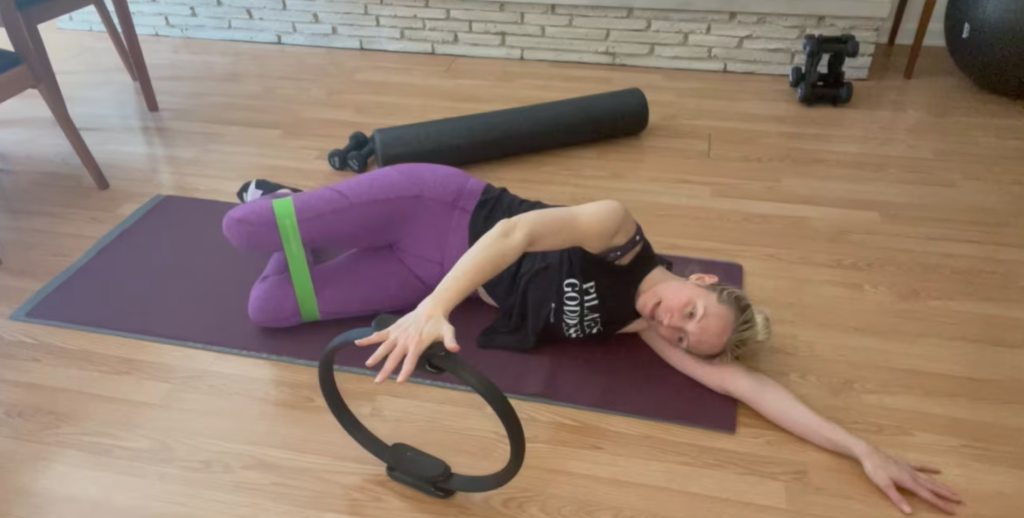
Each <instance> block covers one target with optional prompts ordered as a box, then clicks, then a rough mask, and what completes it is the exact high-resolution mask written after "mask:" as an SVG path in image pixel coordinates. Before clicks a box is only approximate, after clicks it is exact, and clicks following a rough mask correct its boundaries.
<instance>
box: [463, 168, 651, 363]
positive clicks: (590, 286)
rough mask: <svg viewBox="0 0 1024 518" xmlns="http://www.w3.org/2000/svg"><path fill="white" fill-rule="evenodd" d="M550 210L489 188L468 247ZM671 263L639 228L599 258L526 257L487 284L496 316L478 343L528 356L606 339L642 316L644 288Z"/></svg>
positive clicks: (583, 254)
mask: <svg viewBox="0 0 1024 518" xmlns="http://www.w3.org/2000/svg"><path fill="white" fill-rule="evenodd" d="M549 207H553V206H552V205H547V204H544V203H541V202H538V201H531V200H526V199H523V198H520V197H518V196H516V195H514V194H512V193H510V192H509V191H508V190H507V189H504V188H497V187H494V186H492V185H488V186H487V187H486V188H485V189H484V192H483V194H482V196H481V197H480V201H479V202H478V203H477V205H476V207H475V209H474V211H473V215H472V218H471V219H470V228H469V239H470V246H472V245H473V244H475V243H476V241H477V240H478V239H480V237H481V236H483V235H484V234H485V233H487V231H489V230H490V229H491V228H492V227H493V226H494V225H495V224H497V223H498V222H499V221H501V220H502V219H506V218H511V217H513V216H516V215H518V214H522V213H524V212H530V211H533V210H539V209H545V208H549ZM637 243H640V247H641V248H640V252H639V253H637V255H636V256H635V257H634V258H633V259H632V260H631V261H630V262H629V263H628V264H626V265H618V264H615V262H614V261H615V259H617V258H618V257H621V255H624V251H627V247H628V250H633V249H634V248H636V246H637ZM666 264H670V263H668V261H664V260H663V259H661V258H659V257H658V256H657V254H655V253H654V249H653V248H652V247H651V245H650V243H649V242H647V240H646V239H644V238H643V233H642V232H641V231H640V230H639V228H638V231H637V233H636V235H634V237H633V239H631V240H630V242H629V243H625V244H624V245H623V246H621V247H618V248H617V249H614V250H613V251H612V252H610V253H608V254H601V255H600V256H599V255H596V254H592V253H590V252H588V251H586V250H584V249H583V248H578V247H574V248H569V249H565V250H558V251H552V252H531V253H526V254H523V256H521V257H520V258H519V259H518V260H517V261H516V262H515V263H513V264H512V265H511V266H509V267H508V268H506V269H505V270H504V271H502V272H501V273H500V274H498V275H497V276H496V277H494V278H493V279H491V280H490V281H488V282H487V283H486V284H484V290H485V291H486V292H487V294H488V295H490V296H491V298H492V299H493V300H494V302H495V303H496V304H497V305H498V307H499V312H498V317H497V318H496V319H495V320H494V322H492V323H491V325H489V326H488V327H487V328H486V329H484V330H483V331H482V332H481V334H480V336H479V337H478V339H477V345H478V346H479V347H481V348H484V349H512V350H527V349H531V348H533V347H535V346H536V345H537V344H538V342H540V341H562V340H580V339H589V340H601V339H607V338H609V337H611V336H613V335H615V334H616V333H618V332H619V331H620V330H622V329H623V328H624V327H626V326H628V325H630V324H631V323H633V322H634V321H636V320H637V319H639V318H640V314H639V313H638V312H637V311H636V307H635V301H636V295H637V289H638V288H639V287H640V282H641V281H643V279H644V278H645V277H646V276H647V274H648V273H650V272H651V270H653V269H654V268H656V267H658V266H659V265H666Z"/></svg>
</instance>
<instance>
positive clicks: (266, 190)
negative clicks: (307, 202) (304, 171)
mask: <svg viewBox="0 0 1024 518" xmlns="http://www.w3.org/2000/svg"><path fill="white" fill-rule="evenodd" d="M296 192H302V190H301V189H296V188H294V187H285V186H284V185H281V184H279V183H274V182H271V181H270V180H261V179H257V180H250V181H248V182H245V183H243V184H242V187H240V188H239V189H238V200H239V201H241V202H242V203H249V202H250V201H253V200H258V199H260V198H261V197H263V196H270V195H272V194H292V193H296Z"/></svg>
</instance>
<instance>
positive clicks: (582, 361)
mask: <svg viewBox="0 0 1024 518" xmlns="http://www.w3.org/2000/svg"><path fill="white" fill-rule="evenodd" d="M233 206H234V205H233V204H230V203H225V202H218V201H211V200H200V199H194V198H182V197H175V196H158V197H155V198H153V199H152V200H150V201H149V202H148V203H147V204H146V205H144V206H143V207H141V208H140V209H139V210H137V211H136V212H135V213H134V214H132V215H131V216H130V217H129V218H128V219H126V220H125V221H124V222H123V223H122V224H121V225H119V226H118V227H117V228H115V229H114V230H113V231H111V232H110V233H109V234H108V235H107V236H105V237H104V238H103V239H102V240H100V242H99V243H97V244H96V245H95V246H94V247H93V248H92V249H91V250H90V251H89V252H87V253H86V254H85V256H83V257H82V258H81V259H79V261H78V262H77V263H75V264H74V265H73V266H71V267H70V268H68V270H66V271H65V272H64V273H62V274H61V275H60V276H58V277H57V278H55V279H54V280H53V281H51V282H50V283H49V284H48V285H47V286H45V287H44V288H43V289H42V290H40V291H39V293H37V294H35V295H34V296H33V297H32V298H31V299H30V300H29V301H27V302H26V303H25V304H24V305H23V306H22V307H21V308H19V309H18V310H17V311H16V312H15V313H14V315H13V316H12V318H14V319H16V320H23V321H28V322H36V323H41V324H48V325H56V326H63V327H72V328H76V329H84V330H87V331H92V332H98V333H107V334H115V335H120V336H128V337H133V338H138V339H142V340H150V341H156V342H162V343H168V344H173V345H182V346H187V347H199V348H204V349H211V350H215V351H220V352H227V353H232V354H241V355H248V356H257V357H263V358H268V359H273V360H279V361H290V362H296V363H302V364H306V365H315V364H316V362H317V361H318V360H319V358H320V355H321V353H322V351H323V350H324V348H325V347H326V345H327V343H328V342H329V341H330V340H331V339H332V338H333V337H335V336H336V335H338V334H339V333H342V332H344V331H346V330H349V329H352V328H356V327H368V326H369V325H370V322H371V321H372V316H368V317H366V318H360V319H351V320H344V321H334V322H318V323H313V324H306V325H303V326H299V327H296V328H292V329H284V330H268V329H261V328H258V327H256V326H254V325H253V324H252V323H251V322H250V321H249V318H248V315H247V312H246V308H247V301H248V296H249V290H250V288H251V286H252V284H253V281H255V280H256V278H257V277H259V275H260V273H261V272H262V271H263V268H264V267H265V266H266V263H267V260H268V257H267V256H264V255H260V254H250V253H245V252H241V251H238V250H236V249H235V248H233V247H232V246H231V245H230V244H229V243H228V242H227V240H226V239H224V236H223V235H222V234H221V219H222V218H223V217H224V214H225V213H227V211H228V210H229V209H230V208H231V207H233ZM673 260H674V261H675V263H676V271H677V272H679V271H693V272H696V271H700V272H706V273H714V274H717V275H718V276H719V277H721V278H722V279H723V280H725V281H727V282H730V283H732V284H735V285H737V286H739V285H740V284H741V282H742V277H743V270H742V267H741V266H740V265H737V264H733V263H723V262H713V261H704V260H697V259H688V258H682V257H674V258H673ZM494 312H495V310H494V309H493V308H490V307H488V306H487V305H485V304H483V303H481V302H479V301H477V300H475V299H474V300H469V301H467V302H466V303H464V304H463V305H462V306H460V307H459V308H457V309H456V311H455V312H454V313H453V314H452V319H451V320H452V324H453V325H455V327H456V329H457V331H458V340H459V343H460V345H462V352H461V353H460V354H461V355H462V358H463V359H464V360H465V361H466V362H468V363H470V364H472V365H473V366H475V367H476V368H477V369H479V370H480V371H482V372H483V373H485V374H486V375H487V376H488V377H490V378H491V379H492V380H493V381H494V382H495V383H496V384H497V385H498V386H499V387H501V389H502V390H503V391H504V392H505V393H506V394H508V395H509V396H510V397H517V398H522V399H529V400H537V401H542V402H546V403H552V404H558V405H567V406H572V407H579V408H584V409H589V410H595V411H602V412H610V413H615V414H622V415H627V416H631V417H637V418H643V419H654V420H661V421H669V422H674V423H679V424H685V425H689V426H696V427H700V428H708V429H713V430H719V431H725V432H733V431H735V429H736V402H735V400H733V399H731V398H728V397H725V396H722V395H719V394H716V393H715V392H712V391H711V390H708V389H707V388H705V387H704V386H702V385H700V384H698V383H697V382H695V381H693V380H692V379H690V378H688V377H686V376H684V375H683V374H681V373H679V372H677V371H676V370H674V369H673V368H672V367H670V366H669V365H668V364H666V363H665V362H663V361H662V360H661V359H660V358H659V357H658V356H657V355H656V354H655V353H654V352H653V351H652V350H651V349H650V348H649V347H648V346H647V345H646V344H644V343H643V342H642V341H641V340H640V339H639V338H637V337H635V336H621V337H617V338H616V339H614V340H612V341H611V342H606V343H585V342H572V343H558V344H546V345H543V346H541V347H539V348H537V349H535V350H533V351H530V352H528V353H522V352H511V351H494V350H482V349H479V348H477V347H476V345H475V338H476V336H477V335H478V333H479V331H480V330H481V329H483V328H484V327H486V326H487V324H488V323H489V322H490V321H491V319H492V318H493V316H494V314H495V313H494ZM371 352H372V349H371V348H356V347H352V348H349V349H345V350H343V351H341V353H340V354H339V355H338V363H339V365H340V366H341V367H342V368H343V369H346V370H353V371H356V372H369V371H366V369H365V367H364V366H363V364H364V362H365V361H366V358H368V357H369V355H370V353H371ZM316 375H317V374H316V371H315V370H312V369H311V370H310V373H309V376H310V378H311V379H315V377H316ZM416 381H419V382H426V383H442V384H452V386H458V387H461V388H465V387H463V386H462V385H461V384H460V383H459V382H458V381H457V380H455V379H454V378H450V377H447V375H446V376H444V377H441V378H438V377H434V376H431V375H427V374H423V375H419V374H417V379H416ZM324 411H325V412H326V411H327V409H326V407H325V409H324Z"/></svg>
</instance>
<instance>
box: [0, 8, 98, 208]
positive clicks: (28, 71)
mask: <svg viewBox="0 0 1024 518" xmlns="http://www.w3.org/2000/svg"><path fill="white" fill-rule="evenodd" d="M0 20H2V22H0V23H2V24H3V25H4V26H5V28H6V29H7V35H8V37H9V38H10V40H11V45H13V46H14V50H15V52H11V51H9V50H4V49H0V103H3V102H4V101H6V100H8V99H10V98H12V97H14V96H16V95H18V94H20V93H22V92H24V91H26V90H30V89H32V88H35V89H36V90H38V91H39V94H40V95H42V97H43V100H44V101H46V105H47V106H49V107H50V112H51V113H53V117H54V118H55V119H57V124H58V125H59V126H60V129H61V130H63V131H64V136H66V137H67V139H68V142H70V143H71V147H72V148H74V150H75V154H77V155H78V159H79V160H81V161H82V164H83V165H84V166H85V169H86V170H87V171H89V176H90V177H92V181H93V183H95V184H96V187H98V188H99V189H101V190H102V189H106V188H108V187H110V184H109V183H107V178H106V177H105V176H104V175H103V171H102V170H100V166H99V164H98V163H96V158H95V157H93V156H92V152H91V151H89V146H87V145H86V144H85V140H84V139H83V138H82V134H81V133H79V131H78V127H76V126H75V123H74V121H72V120H71V114H70V113H68V107H67V105H65V104H64V98H63V97H62V96H61V93H60V88H58V87H57V79H56V77H55V76H54V74H53V70H52V69H50V68H49V61H46V60H43V59H40V58H39V56H38V55H36V54H35V52H34V49H33V47H32V45H31V44H30V43H29V37H28V34H27V31H26V30H25V26H24V24H23V21H22V19H21V17H20V16H19V15H18V10H17V7H16V6H15V5H14V0H0Z"/></svg>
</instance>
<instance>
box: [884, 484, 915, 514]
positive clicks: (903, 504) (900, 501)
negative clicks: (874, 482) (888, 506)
mask: <svg viewBox="0 0 1024 518" xmlns="http://www.w3.org/2000/svg"><path fill="white" fill-rule="evenodd" d="M882 491H885V494H886V495H887V496H888V497H889V500H892V503H894V504H896V507H899V508H900V511H903V513H904V514H910V513H912V512H913V510H911V509H910V504H908V503H907V499H906V498H903V495H901V494H900V492H899V490H897V489H896V486H895V485H894V484H893V483H892V482H889V483H888V484H886V485H884V486H882Z"/></svg>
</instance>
